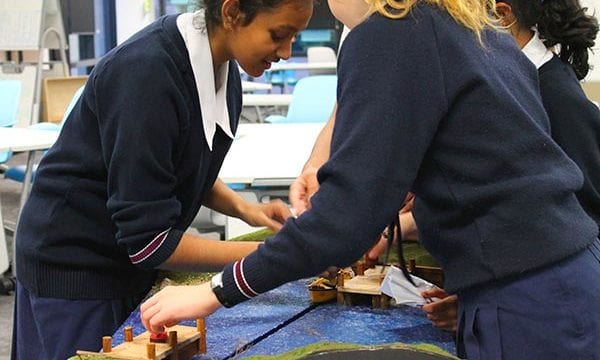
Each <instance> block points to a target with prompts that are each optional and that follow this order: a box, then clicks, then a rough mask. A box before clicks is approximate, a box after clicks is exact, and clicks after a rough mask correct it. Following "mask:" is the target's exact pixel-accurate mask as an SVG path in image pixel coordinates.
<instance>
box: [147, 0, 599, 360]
mask: <svg viewBox="0 0 600 360" xmlns="http://www.w3.org/2000/svg"><path fill="white" fill-rule="evenodd" d="M366 2H367V3H368V4H369V5H370V7H367V8H366V9H365V5H364V2H363V0H329V4H330V7H331V9H332V12H333V14H334V15H335V16H336V17H337V18H338V19H339V20H340V21H342V22H343V23H344V24H345V25H348V26H349V27H352V25H353V24H355V23H359V24H358V25H356V26H355V27H354V28H353V29H352V31H351V32H350V33H349V34H348V37H347V38H346V40H345V41H344V45H343V47H342V50H341V53H340V57H339V63H338V77H339V84H338V99H337V100H338V107H337V109H336V112H335V122H334V123H333V122H332V123H331V125H332V127H333V128H332V136H331V138H330V139H331V141H330V143H329V145H330V146H329V147H328V148H329V153H328V155H329V156H327V158H328V161H327V162H326V163H325V164H323V165H322V166H321V167H320V169H319V171H318V180H319V190H318V191H317V192H316V193H315V194H314V196H312V197H311V198H310V208H309V209H308V210H306V211H305V212H304V213H302V214H301V215H300V216H299V217H298V218H295V219H288V220H287V221H286V223H285V225H284V227H283V228H282V229H281V231H279V232H278V233H277V234H276V235H275V236H274V237H273V238H272V239H268V240H267V241H266V242H265V243H264V244H263V245H261V246H259V247H258V249H257V250H256V251H255V252H253V253H252V254H250V255H248V256H246V257H244V259H242V260H239V261H236V262H234V263H233V264H230V265H228V266H226V267H225V268H224V269H223V272H222V273H219V274H217V275H216V276H215V277H213V280H212V282H211V284H202V285H200V286H178V287H167V288H165V289H163V290H162V291H161V292H159V293H158V294H156V295H154V296H153V297H152V298H150V299H149V300H148V301H146V302H145V303H144V304H142V306H141V312H142V321H143V322H144V325H145V326H146V327H147V328H148V329H150V330H152V331H161V330H163V328H164V326H165V325H171V324H174V323H176V322H177V321H179V320H182V319H193V318H196V317H204V316H206V315H208V314H210V313H212V312H214V311H215V310H216V309H218V308H219V307H221V306H225V307H230V306H234V305H235V304H237V303H239V302H241V301H245V300H247V299H249V298H252V297H254V296H257V295H258V294H260V293H262V292H265V291H268V290H270V289H273V288H274V287H276V286H278V285H280V284H282V283H284V282H286V281H290V280H294V279H298V278H301V277H304V276H310V275H314V274H316V273H318V272H320V271H323V270H325V269H326V268H327V267H328V266H330V265H335V266H338V267H342V266H347V265H349V264H351V263H352V262H354V261H356V260H357V259H358V258H360V257H361V256H362V255H363V254H364V253H365V252H366V251H367V250H368V249H369V248H370V247H371V246H372V244H373V241H374V240H375V239H376V238H377V237H378V235H379V234H380V233H381V231H382V230H383V229H384V228H385V226H386V225H387V222H388V220H390V219H391V218H392V217H394V218H397V214H398V207H399V205H400V204H401V203H402V202H403V200H404V199H405V197H406V194H407V192H409V191H411V192H412V193H414V199H415V200H414V208H413V215H414V219H415V221H416V224H417V225H418V228H419V233H420V240H421V242H422V244H423V245H424V246H425V247H426V248H427V250H429V252H430V253H431V254H432V255H433V256H434V257H435V258H436V259H437V260H438V261H439V263H440V264H441V265H442V267H443V268H444V275H445V284H444V285H445V287H446V290H447V291H448V292H449V293H452V294H457V295H458V297H459V299H460V303H459V329H458V337H457V339H458V348H459V353H460V354H461V355H466V356H467V358H469V359H486V360H495V359H515V360H520V359H575V358H577V359H594V358H598V356H600V354H599V349H598V344H599V343H600V239H598V226H597V224H596V223H595V222H594V220H593V219H591V218H590V217H589V216H587V215H586V212H585V211H584V209H582V207H581V205H580V204H579V202H578V201H577V198H576V196H575V192H576V191H577V190H579V189H580V187H581V184H582V182H583V176H582V174H581V172H580V171H579V170H578V169H577V167H576V165H575V164H574V163H573V161H571V160H570V159H569V158H568V157H567V156H566V155H565V153H564V151H562V150H561V149H560V147H559V146H558V145H557V144H556V143H555V142H554V141H552V139H551V137H550V133H549V132H550V125H549V121H548V118H547V115H546V112H545V111H544V108H543V104H542V100H541V97H540V94H539V87H538V81H537V73H536V69H535V67H534V66H533V65H532V64H531V62H530V61H529V60H528V59H527V58H526V57H525V56H524V55H523V53H522V52H521V51H520V50H519V48H518V47H517V46H516V44H515V42H514V41H513V39H511V38H510V36H509V35H508V34H506V33H505V32H504V31H500V29H499V28H500V26H498V21H497V19H496V18H495V17H494V16H493V14H492V11H491V10H492V9H493V6H495V1H494V0H385V1H381V0H366ZM361 5H362V8H363V9H362V14H361V11H359V12H358V16H356V15H357V13H356V12H355V11H354V8H355V6H356V7H361ZM369 10H371V11H373V10H374V13H373V14H372V15H369V16H366V19H364V18H365V14H368V13H369ZM359 19H361V20H362V19H364V21H362V22H360V21H358V20H359Z"/></svg>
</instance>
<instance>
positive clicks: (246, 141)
mask: <svg viewBox="0 0 600 360" xmlns="http://www.w3.org/2000/svg"><path fill="white" fill-rule="evenodd" d="M323 126H324V124H320V123H308V124H240V125H239V127H238V130H237V133H236V138H235V140H234V141H233V145H232V146H231V149H230V151H229V153H228V154H227V156H226V157H225V162H224V163H223V167H222V168H221V172H220V173H219V176H220V177H221V179H222V180H223V181H225V182H226V183H244V184H255V185H259V184H274V185H288V184H291V182H292V181H293V180H294V179H295V178H296V177H297V176H298V175H299V174H300V171H301V170H302V167H303V166H304V163H305V162H306V160H307V159H308V156H309V155H310V152H311V150H312V147H313V145H314V143H315V139H316V138H317V136H318V134H319V132H320V131H321V129H322V128H323ZM58 135H59V133H58V132H54V131H46V130H35V129H27V128H0V151H6V150H12V151H32V150H45V149H48V148H50V147H51V146H52V145H53V144H54V142H56V139H57V138H58Z"/></svg>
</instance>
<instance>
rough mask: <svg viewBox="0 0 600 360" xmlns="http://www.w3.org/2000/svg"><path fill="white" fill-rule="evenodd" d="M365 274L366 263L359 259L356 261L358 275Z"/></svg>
mask: <svg viewBox="0 0 600 360" xmlns="http://www.w3.org/2000/svg"><path fill="white" fill-rule="evenodd" d="M364 274H365V264H364V263H363V262H362V261H358V262H357V263H356V275H364Z"/></svg>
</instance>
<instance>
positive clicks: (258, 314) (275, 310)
mask: <svg viewBox="0 0 600 360" xmlns="http://www.w3.org/2000/svg"><path fill="white" fill-rule="evenodd" d="M309 282H310V281H309V280H299V281H295V282H291V283H288V284H285V285H282V286H280V287H279V288H277V289H274V290H272V291H270V292H268V293H265V294H262V295H260V296H258V297H256V298H253V299H251V300H249V301H247V302H244V303H241V304H239V305H237V306H235V307H233V308H230V309H219V310H218V311H217V312H215V313H214V314H213V315H211V316H209V317H208V318H207V319H206V330H207V334H206V338H207V353H206V354H204V355H197V356H196V357H195V358H194V359H203V360H204V359H229V358H232V357H235V358H236V359H237V358H244V357H246V356H252V355H275V354H281V353H284V352H287V351H289V350H292V349H295V348H297V347H299V346H303V345H307V344H311V343H315V342H321V341H334V342H346V343H355V344H361V345H379V344H384V343H390V342H402V343H407V344H418V343H428V344H433V345H436V346H438V347H440V348H442V349H444V350H446V351H448V352H450V353H454V341H453V339H452V336H451V335H450V334H449V333H447V332H443V331H440V330H437V329H435V328H433V326H432V325H431V323H430V322H429V320H427V318H426V317H425V316H424V315H423V313H422V311H421V310H420V309H417V308H412V307H408V306H398V307H392V308H390V309H386V310H374V309H371V308H370V307H368V306H352V307H348V306H341V305H337V304H336V303H328V304H323V305H319V306H315V305H312V304H311V303H310V301H309V295H308V290H307V288H306V286H307V284H308V283H309ZM139 316H140V314H139V310H136V311H134V312H133V313H132V314H131V315H130V316H129V318H128V319H127V320H125V322H124V323H123V324H122V325H121V327H120V328H119V329H118V330H117V331H116V332H115V333H114V334H113V345H114V346H116V345H118V344H120V343H122V342H123V328H124V327H125V326H128V325H129V326H132V327H133V332H134V335H136V336H137V335H139V334H141V333H142V332H143V331H144V328H143V326H142V325H141V322H140V318H139ZM184 324H185V325H189V326H194V323H193V322H184Z"/></svg>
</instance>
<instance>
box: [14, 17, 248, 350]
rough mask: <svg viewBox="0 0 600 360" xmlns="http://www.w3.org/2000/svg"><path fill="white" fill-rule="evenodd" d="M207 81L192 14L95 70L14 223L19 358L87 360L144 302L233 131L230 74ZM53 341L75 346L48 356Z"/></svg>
mask: <svg viewBox="0 0 600 360" xmlns="http://www.w3.org/2000/svg"><path fill="white" fill-rule="evenodd" d="M201 15H202V14H200V15H198V14H197V16H200V17H201ZM201 25H202V24H201ZM216 76H217V79H215V78H214V77H215V72H214V71H213V65H212V58H211V53H210V45H209V42H208V35H207V33H206V28H205V27H203V26H198V23H197V22H195V20H194V15H192V14H183V15H181V16H179V17H178V16H175V15H172V16H165V17H162V18H160V19H158V20H157V21H155V22H154V23H153V24H151V25H149V26H148V27H146V28H145V29H143V30H141V31H140V32H139V33H137V34H136V35H134V36H132V37H131V38H130V39H129V40H128V41H126V42H125V43H124V44H122V45H121V46H119V47H117V48H115V49H113V50H112V51H110V52H109V53H108V54H107V55H106V56H105V57H104V58H103V59H102V60H101V61H100V62H99V63H98V64H97V65H96V66H95V68H94V70H93V71H92V73H91V74H90V78H89V80H88V82H87V84H86V86H85V90H84V92H83V94H82V97H81V99H80V100H79V102H78V103H77V105H76V106H75V108H74V109H73V111H72V112H71V114H70V115H69V117H68V119H67V121H66V123H65V126H64V128H63V130H62V132H61V134H60V136H59V139H58V141H57V143H56V144H55V145H54V146H53V147H52V148H51V149H50V150H49V151H48V153H47V154H46V155H45V156H44V158H43V159H42V161H41V163H40V166H39V168H38V172H37V176H36V180H35V183H34V185H33V189H32V192H31V196H30V198H29V200H28V202H27V204H26V205H25V207H24V209H23V213H22V215H21V220H20V223H19V227H18V232H17V234H18V235H17V240H16V241H17V264H18V266H17V280H18V290H17V301H16V311H15V316H16V317H15V336H14V338H13V340H14V342H13V344H14V345H13V348H14V349H16V354H15V355H16V358H18V359H29V358H32V359H33V358H35V359H37V358H38V357H35V356H34V355H35V354H34V355H30V353H28V352H27V350H26V349H28V348H31V349H37V353H38V356H39V354H43V357H44V358H47V359H54V358H60V359H64V358H65V357H66V356H69V355H72V354H74V351H75V350H76V349H83V350H92V351H97V350H98V349H100V348H101V337H102V336H103V335H111V334H112V332H113V331H114V330H116V328H117V327H118V326H119V324H120V323H121V322H122V321H123V320H124V319H125V318H126V317H127V316H128V314H129V313H130V311H131V310H133V309H134V308H135V306H137V304H138V303H139V302H140V300H141V299H142V298H143V297H144V296H145V294H146V293H147V292H148V290H149V289H150V287H151V285H152V284H153V283H154V281H155V278H156V271H155V270H154V269H155V268H156V267H157V266H158V265H160V264H162V263H163V262H164V261H165V260H166V259H167V258H169V256H170V255H171V254H172V253H173V251H174V250H175V248H176V247H177V245H178V243H179V241H180V239H181V237H182V235H183V233H184V231H185V230H186V229H187V227H188V226H189V225H190V224H191V222H192V220H193V219H194V217H195V215H196V213H197V212H198V210H199V208H200V206H201V204H202V202H203V200H204V199H205V197H206V196H207V194H208V193H209V192H210V191H211V189H212V186H213V184H214V181H215V179H216V178H217V175H218V173H219V170H220V167H221V164H222V163H223V159H224V157H225V154H226V153H227V151H228V150H229V147H230V145H231V142H232V138H233V135H234V133H235V131H236V128H237V123H238V119H239V115H240V112H241V94H242V92H241V82H240V77H239V71H238V68H237V64H235V63H234V62H229V63H226V64H224V65H223V66H222V67H221V68H220V69H218V71H216ZM215 80H216V81H215ZM66 309H68V310H66ZM60 310H66V311H62V312H61V311H60ZM96 312H97V313H96ZM68 313H71V314H72V317H73V319H71V320H69V321H67V322H66V323H65V322H63V321H62V320H61V321H56V322H54V321H49V319H53V316H54V315H55V314H63V315H64V316H61V318H62V317H65V318H66V319H69V316H68ZM86 314H90V316H92V315H93V316H94V317H93V318H90V319H89V322H90V323H92V322H93V323H94V324H93V325H90V326H89V328H91V330H90V331H87V330H88V327H87V326H85V325H84V324H82V318H81V317H82V316H83V317H84V319H85V317H86V316H88V315H86ZM37 319H41V320H39V321H38V320H37ZM54 319H56V316H54ZM56 320H58V319H56ZM63 335H64V336H65V337H66V338H67V339H71V340H69V341H72V343H70V344H65V345H64V346H63V347H62V348H53V349H50V348H48V347H47V343H48V342H51V341H54V339H55V338H56V336H61V337H62V336H63Z"/></svg>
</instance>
